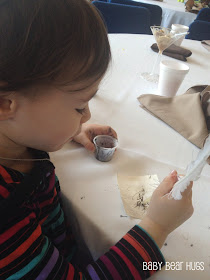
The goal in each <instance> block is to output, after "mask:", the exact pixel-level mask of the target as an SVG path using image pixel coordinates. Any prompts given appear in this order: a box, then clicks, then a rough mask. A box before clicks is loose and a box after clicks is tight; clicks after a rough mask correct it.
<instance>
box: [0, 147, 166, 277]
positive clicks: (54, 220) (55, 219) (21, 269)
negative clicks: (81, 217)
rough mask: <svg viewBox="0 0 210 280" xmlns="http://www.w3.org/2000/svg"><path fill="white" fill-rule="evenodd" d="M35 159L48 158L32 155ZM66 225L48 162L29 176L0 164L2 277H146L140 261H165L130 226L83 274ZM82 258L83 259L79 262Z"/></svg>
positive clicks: (148, 239)
mask: <svg viewBox="0 0 210 280" xmlns="http://www.w3.org/2000/svg"><path fill="white" fill-rule="evenodd" d="M35 154H36V157H37V158H40V157H43V158H46V157H48V158H49V156H48V155H47V154H46V153H44V152H40V151H36V153H35ZM76 250H77V246H76V242H75V240H74V238H73V235H72V232H71V229H70V227H69V226H68V225H67V223H66V219H65V215H64V212H63V209H62V201H61V199H60V186H59V181H58V179H57V177H56V175H55V172H54V166H53V164H52V163H51V162H50V161H40V162H36V163H35V166H34V168H33V169H32V171H31V173H30V174H23V173H21V172H19V171H16V170H13V169H10V168H7V167H4V166H2V165H0V279H1V280H4V279H7V280H17V279H25V280H33V279H36V280H45V279H47V280H51V279H55V280H65V279H68V280H71V279H72V280H73V279H114V280H118V279H119V280H120V279H139V280H140V279H146V278H148V277H150V276H151V275H152V274H153V273H155V271H153V270H150V271H149V270H144V269H143V262H151V261H152V262H162V264H163V265H164V264H165V260H164V258H163V256H162V254H161V252H160V250H159V248H158V247H157V245H156V244H155V242H154V241H153V240H152V238H151V237H150V236H149V235H148V234H147V233H146V232H145V231H144V230H143V229H141V228H140V227H139V226H134V227H133V228H132V229H131V230H130V231H129V232H128V233H127V234H126V235H125V236H123V237H122V239H121V240H120V241H119V242H118V243H117V244H115V245H114V246H113V247H111V248H110V250H109V251H108V252H107V253H105V254H104V255H103V256H101V257H100V258H99V259H98V260H97V261H95V262H94V261H92V262H91V263H90V264H89V265H87V266H86V268H84V269H82V270H81V267H82V264H81V263H78V262H77V263H76V262H75V259H74V256H75V252H76ZM81 259H82V258H81Z"/></svg>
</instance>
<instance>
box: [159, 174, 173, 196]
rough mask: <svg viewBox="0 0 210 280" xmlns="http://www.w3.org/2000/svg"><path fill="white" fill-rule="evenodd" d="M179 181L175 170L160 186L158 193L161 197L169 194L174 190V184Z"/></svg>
mask: <svg viewBox="0 0 210 280" xmlns="http://www.w3.org/2000/svg"><path fill="white" fill-rule="evenodd" d="M177 180H178V179H177V171H175V170H174V171H172V172H171V174H170V175H169V176H167V177H166V178H165V179H164V180H163V181H162V183H161V184H160V185H159V187H158V189H157V190H158V192H159V193H160V194H161V195H165V194H167V193H169V192H170V191H171V190H172V188H173V186H174V184H175V183H176V182H177Z"/></svg>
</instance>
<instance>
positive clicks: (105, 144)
mask: <svg viewBox="0 0 210 280" xmlns="http://www.w3.org/2000/svg"><path fill="white" fill-rule="evenodd" d="M93 143H94V145H95V148H96V149H95V157H96V159H97V160H99V161H104V162H106V161H110V160H111V159H112V157H113V154H114V152H115V150H116V148H117V144H118V141H117V139H116V138H114V137H112V136H109V135H98V136H96V137H95V138H94V139H93Z"/></svg>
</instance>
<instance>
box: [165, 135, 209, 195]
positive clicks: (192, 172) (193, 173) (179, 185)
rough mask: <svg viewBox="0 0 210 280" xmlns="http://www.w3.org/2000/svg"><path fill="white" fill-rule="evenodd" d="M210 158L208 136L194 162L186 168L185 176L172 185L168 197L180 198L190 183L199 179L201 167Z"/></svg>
mask: <svg viewBox="0 0 210 280" xmlns="http://www.w3.org/2000/svg"><path fill="white" fill-rule="evenodd" d="M209 156H210V135H209V136H208V137H207V139H206V142H205V145H204V147H203V149H202V150H200V152H199V153H198V155H197V158H196V160H194V161H192V162H191V163H190V164H189V165H188V166H187V168H186V174H185V176H184V177H182V179H180V180H179V181H178V182H176V184H175V185H174V187H173V189H172V190H171V192H170V193H169V197H173V198H174V199H176V200H180V199H181V198H182V195H181V193H182V192H183V191H184V190H185V189H186V188H187V186H189V184H190V181H196V180H198V179H199V177H200V174H201V172H202V169H203V167H204V166H205V164H206V160H207V159H208V157H209Z"/></svg>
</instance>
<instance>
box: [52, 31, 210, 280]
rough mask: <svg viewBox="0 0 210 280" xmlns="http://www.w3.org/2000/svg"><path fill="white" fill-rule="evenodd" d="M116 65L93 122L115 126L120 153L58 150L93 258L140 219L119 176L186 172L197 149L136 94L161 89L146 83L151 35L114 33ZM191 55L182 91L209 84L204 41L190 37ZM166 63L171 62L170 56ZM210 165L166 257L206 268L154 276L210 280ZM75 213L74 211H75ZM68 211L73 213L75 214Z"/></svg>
mask: <svg viewBox="0 0 210 280" xmlns="http://www.w3.org/2000/svg"><path fill="white" fill-rule="evenodd" d="M109 38H110V44H111V49H112V56H113V60H112V65H111V67H110V69H109V71H108V72H107V74H106V76H105V78H104V80H103V82H102V84H101V87H100V90H99V92H98V94H97V95H96V96H95V97H94V98H93V100H92V101H91V102H90V109H91V111H92V118H91V121H90V122H92V123H100V124H109V125H111V126H112V127H113V128H114V129H115V130H116V131H117V133H118V137H119V148H118V150H117V152H116V154H115V156H114V158H113V159H112V161H110V162H108V163H102V162H99V161H97V160H96V159H95V158H94V156H93V155H92V154H91V153H90V152H88V151H86V150H85V149H84V148H83V147H81V146H80V145H78V144H76V143H69V144H67V145H65V146H64V147H63V149H61V150H60V151H58V152H55V153H51V158H52V161H53V162H54V164H55V166H56V173H57V175H58V177H59V180H60V184H61V189H62V192H63V197H64V202H65V204H66V207H67V209H70V208H71V211H73V213H74V217H75V220H77V221H78V223H79V227H78V228H77V231H78V236H79V234H81V235H82V236H83V238H84V240H85V242H86V244H87V246H88V248H89V250H90V252H91V254H92V256H93V257H94V259H96V258H98V257H99V256H100V255H101V254H103V253H105V252H106V250H108V249H109V247H110V246H112V245H113V244H115V243H116V242H117V241H118V240H119V239H120V238H121V237H122V236H123V235H124V234H125V233H126V232H127V231H128V230H129V229H130V228H131V227H132V226H133V225H135V224H136V223H138V222H139V220H135V219H132V218H130V217H121V215H122V216H126V213H125V211H124V208H123V203H122V200H121V197H120V193H119V189H118V186H117V173H120V174H121V173H123V174H127V175H146V174H157V175H158V177H159V179H160V180H162V179H163V178H164V177H165V176H166V175H167V174H168V173H169V172H170V171H172V170H173V169H177V170H178V171H179V172H182V173H183V170H184V168H185V167H186V165H187V164H188V163H189V162H190V161H191V160H192V159H194V158H195V157H196V154H197V152H198V149H197V148H196V147H195V146H194V145H193V144H191V143H190V142H188V141H187V140H186V139H184V138H183V137H182V136H181V135H180V134H178V133H177V132H176V131H174V130H173V129H171V128H170V127H169V126H167V125H166V124H165V123H163V122H161V121H160V120H158V119H156V118H155V117H153V116H152V115H150V114H149V113H147V112H146V111H144V110H143V109H142V108H140V107H139V103H138V101H137V97H138V96H139V95H140V94H144V93H157V86H156V85H154V84H151V83H149V82H146V81H144V80H142V79H141V78H140V73H141V72H144V71H148V70H151V68H152V65H153V63H154V60H155V58H156V56H157V54H156V53H154V52H153V51H152V50H151V49H150V45H151V44H152V43H153V42H154V39H153V37H152V36H150V35H127V34H120V35H119V34H112V35H109ZM183 46H184V47H186V48H188V49H190V50H191V51H192V53H193V54H192V56H191V57H190V58H188V64H189V66H190V71H189V73H188V75H187V76H186V78H185V80H184V82H183V84H182V85H181V87H180V89H179V91H178V94H181V93H183V92H184V91H185V90H187V89H188V88H189V87H191V86H193V85H196V84H208V83H209V74H210V68H209V59H210V52H207V50H206V49H204V48H203V47H202V46H201V43H200V42H199V41H191V40H184V42H183ZM164 58H166V59H171V58H167V57H164ZM209 174H210V167H209V166H206V167H205V168H204V170H203V173H202V176H201V178H200V179H199V180H198V181H197V182H195V183H194V188H193V203H194V208H195V212H194V215H193V217H192V218H191V219H189V220H188V221H187V222H186V223H185V224H183V225H182V226H180V227H179V228H178V229H176V230H175V231H174V232H173V233H172V234H171V235H170V236H169V237H168V238H167V240H166V242H167V246H163V248H162V252H163V254H164V256H165V258H166V260H167V261H183V262H191V261H192V262H202V261H203V262H204V265H205V270H204V271H186V270H185V268H183V270H182V271H171V270H169V271H161V272H158V273H157V274H155V275H154V276H153V277H152V278H151V279H159V280H173V279H174V280H175V279H178V277H179V279H191V280H195V279H198V277H199V279H203V280H207V279H209V275H210V241H209V236H210V202H209V201H210V175H209ZM69 213H70V212H69ZM69 213H67V214H68V215H69V216H70V214H69Z"/></svg>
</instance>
